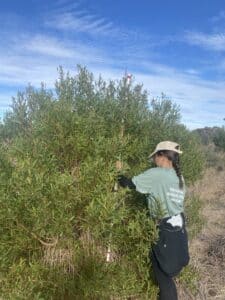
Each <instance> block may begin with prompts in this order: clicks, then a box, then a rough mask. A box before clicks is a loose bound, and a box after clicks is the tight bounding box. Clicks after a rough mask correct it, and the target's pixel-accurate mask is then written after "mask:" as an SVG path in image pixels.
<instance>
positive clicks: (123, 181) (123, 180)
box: [118, 174, 136, 190]
mask: <svg viewBox="0 0 225 300" xmlns="http://www.w3.org/2000/svg"><path fill="white" fill-rule="evenodd" d="M118 183H119V185H120V186H121V187H123V188H126V187H128V188H129V189H131V190H135V189H136V185H135V184H134V183H133V181H132V180H131V179H129V178H127V177H126V176H124V175H122V174H121V175H119V176H118Z"/></svg>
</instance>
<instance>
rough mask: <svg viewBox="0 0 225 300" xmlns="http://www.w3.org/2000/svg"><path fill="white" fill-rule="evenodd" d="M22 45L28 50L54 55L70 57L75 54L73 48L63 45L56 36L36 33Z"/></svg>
mask: <svg viewBox="0 0 225 300" xmlns="http://www.w3.org/2000/svg"><path fill="white" fill-rule="evenodd" d="M24 47H25V49H26V50H28V51H32V52H36V53H40V54H44V55H50V56H56V57H64V58H72V57H74V55H75V52H74V50H73V49H69V48H68V47H65V46H64V45H62V44H61V42H60V41H59V40H57V39H56V38H52V37H48V36H44V35H37V36H35V37H34V38H31V39H27V42H26V43H25V44H24Z"/></svg>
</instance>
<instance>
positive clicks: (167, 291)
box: [151, 252, 178, 300]
mask: <svg viewBox="0 0 225 300" xmlns="http://www.w3.org/2000/svg"><path fill="white" fill-rule="evenodd" d="M151 261H152V268H153V271H154V275H155V279H156V282H157V284H158V285H159V300H177V299H178V298H177V289H176V285H175V282H174V280H173V278H172V277H170V276H168V275H166V274H165V273H164V272H163V271H162V270H161V269H160V267H159V264H158V262H157V260H156V257H155V255H154V252H152V254H151Z"/></svg>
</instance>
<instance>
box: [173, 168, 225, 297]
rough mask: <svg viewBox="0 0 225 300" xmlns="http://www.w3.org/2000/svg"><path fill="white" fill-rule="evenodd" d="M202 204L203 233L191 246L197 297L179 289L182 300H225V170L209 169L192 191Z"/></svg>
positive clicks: (182, 288)
mask: <svg viewBox="0 0 225 300" xmlns="http://www.w3.org/2000/svg"><path fill="white" fill-rule="evenodd" d="M192 189H193V192H194V193H196V194H198V195H199V196H200V198H201V200H202V201H203V211H202V215H203V217H204V219H205V224H204V227H203V229H202V231H201V232H200V233H199V234H198V235H197V237H196V238H195V239H194V240H192V241H191V243H190V256H191V261H190V264H191V265H193V266H194V267H195V268H196V269H197V271H198V273H199V281H198V282H197V294H196V295H191V294H190V293H189V292H188V291H187V290H186V289H185V288H184V287H179V288H178V291H179V299H180V300H191V299H194V300H210V299H215V300H225V170H224V169H223V168H218V169H215V168H209V169H208V170H207V171H205V173H204V176H203V178H202V179H201V180H200V181H199V182H197V183H196V185H195V186H194V187H193V188H192Z"/></svg>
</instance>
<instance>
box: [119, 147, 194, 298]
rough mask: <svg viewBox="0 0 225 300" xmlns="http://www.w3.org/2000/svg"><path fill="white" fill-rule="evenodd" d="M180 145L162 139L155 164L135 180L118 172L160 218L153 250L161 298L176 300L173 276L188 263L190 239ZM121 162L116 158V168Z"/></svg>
mask: <svg viewBox="0 0 225 300" xmlns="http://www.w3.org/2000/svg"><path fill="white" fill-rule="evenodd" d="M181 153H182V151H181V150H180V146H179V144H177V143H174V142H171V141H163V142H161V143H159V144H158V145H157V146H156V148H155V151H154V152H153V153H152V154H150V156H149V157H150V158H152V159H153V161H154V162H155V164H156V167H155V168H151V169H149V170H147V171H145V172H143V173H141V174H140V175H138V176H134V177H133V178H132V180H129V179H127V178H126V177H125V176H123V175H121V176H119V183H120V185H121V186H122V187H129V188H132V189H136V190H137V191H138V192H140V193H142V194H146V195H147V200H148V208H149V211H150V215H151V216H152V217H154V218H158V212H159V208H160V213H161V218H160V219H158V220H157V222H158V228H159V239H158V241H157V243H156V245H154V247H153V248H152V249H151V251H150V255H151V262H152V267H153V271H154V274H155V279H156V281H157V283H158V285H159V299H160V300H176V299H177V290H176V285H175V283H174V281H173V277H174V276H176V275H178V274H179V272H180V271H181V269H182V268H183V267H184V266H185V265H187V264H188V261H189V254H188V242H187V232H186V229H185V222H184V215H183V203H184V196H185V185H184V179H183V176H182V174H181V169H180V161H179V155H180V154H181ZM121 168H122V165H121V163H120V162H117V170H121Z"/></svg>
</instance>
